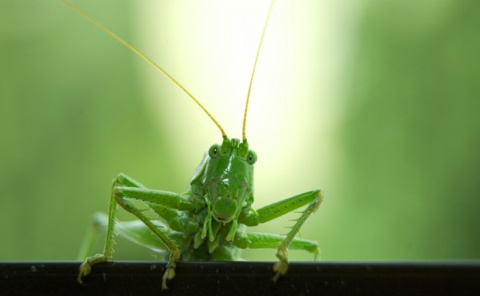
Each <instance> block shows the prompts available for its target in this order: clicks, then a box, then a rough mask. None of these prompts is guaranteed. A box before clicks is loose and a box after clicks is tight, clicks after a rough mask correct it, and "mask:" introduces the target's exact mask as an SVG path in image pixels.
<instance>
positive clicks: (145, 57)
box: [60, 0, 227, 138]
mask: <svg viewBox="0 0 480 296" xmlns="http://www.w3.org/2000/svg"><path fill="white" fill-rule="evenodd" d="M60 1H61V2H62V3H63V4H65V5H66V6H67V7H68V8H70V9H71V10H73V11H75V12H76V13H78V14H79V15H80V16H82V17H83V18H85V19H86V20H87V21H89V22H90V23H92V24H94V25H95V26H97V27H99V28H100V29H101V30H102V31H104V32H105V33H107V34H109V35H110V36H112V37H113V38H114V39H115V40H117V41H118V42H120V43H121V44H123V45H124V46H125V47H127V48H128V49H130V50H131V51H133V52H134V53H135V54H136V55H138V56H139V57H141V58H142V59H143V60H145V61H146V62H147V63H149V64H150V65H152V66H153V67H154V68H155V69H157V70H158V71H160V72H161V73H162V74H163V75H164V76H165V77H167V78H168V79H170V81H172V82H173V83H174V84H175V85H176V86H178V87H179V88H180V89H181V90H182V91H183V92H184V93H185V94H187V96H189V97H190V99H192V100H193V102H195V104H197V105H198V107H200V109H202V110H203V112H205V114H207V116H208V117H209V118H210V119H211V120H212V121H213V123H215V125H216V126H217V127H218V129H219V130H220V132H221V133H222V137H223V138H225V137H227V134H226V133H225V131H224V130H223V128H222V126H221V125H220V124H219V123H218V121H217V120H216V119H215V118H214V117H213V116H212V114H210V112H208V110H207V109H206V108H205V107H203V105H202V104H201V103H200V101H198V100H197V99H196V98H195V97H194V96H193V95H192V94H191V93H190V92H189V91H188V90H187V89H186V88H185V87H183V86H182V85H181V84H180V83H179V82H178V81H177V80H175V79H174V78H173V77H172V76H171V75H170V74H168V72H167V71H165V70H163V68H162V67H160V66H159V65H157V64H156V63H155V62H154V61H152V60H151V59H150V58H148V57H147V56H146V55H145V54H143V53H142V52H140V51H139V50H138V49H136V48H135V47H133V45H131V44H130V43H128V42H127V41H125V40H123V39H122V38H120V37H119V36H118V35H117V34H115V33H113V32H112V31H110V30H109V29H108V28H107V27H105V26H104V25H102V24H101V23H99V22H98V21H97V20H95V19H94V18H92V17H91V16H89V15H88V14H86V13H85V12H83V11H82V10H80V8H78V7H76V6H75V5H73V4H71V3H69V2H68V1H66V0H60Z"/></svg>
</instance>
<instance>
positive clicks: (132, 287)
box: [0, 262, 480, 296]
mask: <svg viewBox="0 0 480 296" xmlns="http://www.w3.org/2000/svg"><path fill="white" fill-rule="evenodd" d="M79 265H80V263H79V262H0V295H142V296H146V295H388V296H389V295H480V262H474V263H463V262H461V263H290V265H289V271H288V274H287V276H286V277H283V278H281V279H280V280H279V282H278V283H276V284H275V283H273V282H272V280H271V278H272V276H273V270H272V266H273V263H272V262H261V263H260V262H200V263H199V262H194V263H192V262H180V263H178V266H177V270H176V277H175V279H173V280H172V281H169V283H168V284H169V290H167V291H162V290H161V279H162V275H163V272H164V270H165V263H164V262H113V263H102V264H99V265H96V266H95V267H94V270H93V273H92V275H91V276H90V277H89V278H88V280H86V283H85V284H84V285H83V286H81V285H79V284H78V283H77V282H76V276H77V272H78V267H79Z"/></svg>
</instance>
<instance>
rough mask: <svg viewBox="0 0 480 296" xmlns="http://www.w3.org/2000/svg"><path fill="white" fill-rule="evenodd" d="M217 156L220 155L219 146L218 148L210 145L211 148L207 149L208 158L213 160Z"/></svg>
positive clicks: (215, 145)
mask: <svg viewBox="0 0 480 296" xmlns="http://www.w3.org/2000/svg"><path fill="white" fill-rule="evenodd" d="M219 154H220V146H218V145H217V144H214V145H212V147H210V149H208V155H209V156H210V158H215V157H217V156H218V155H219Z"/></svg>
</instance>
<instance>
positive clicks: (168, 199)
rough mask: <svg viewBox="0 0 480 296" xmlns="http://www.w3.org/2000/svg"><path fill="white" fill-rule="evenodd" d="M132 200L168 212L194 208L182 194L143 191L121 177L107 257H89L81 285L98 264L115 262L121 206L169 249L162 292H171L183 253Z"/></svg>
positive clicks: (113, 204)
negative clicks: (117, 227) (155, 206)
mask: <svg viewBox="0 0 480 296" xmlns="http://www.w3.org/2000/svg"><path fill="white" fill-rule="evenodd" d="M128 200H138V201H142V202H144V203H145V204H147V205H152V206H154V205H159V206H164V207H167V208H172V209H178V210H191V209H192V208H193V204H191V203H189V202H188V201H187V200H185V199H183V198H182V197H181V196H180V195H179V194H176V193H172V192H166V191H160V190H152V189H147V188H145V187H143V185H141V184H140V183H138V182H136V181H134V180H133V179H131V178H129V177H127V176H124V175H120V176H119V177H117V179H116V180H115V182H114V184H113V188H112V196H111V199H110V210H109V214H108V227H107V238H106V241H105V248H104V253H103V254H99V255H95V256H92V257H89V258H87V259H86V260H85V262H84V263H83V264H82V265H81V267H80V274H79V277H78V280H79V282H82V281H83V277H85V276H87V275H88V274H89V273H90V272H91V267H92V266H93V265H94V264H97V263H100V262H105V261H107V260H109V259H111V258H112V255H113V236H114V225H115V216H116V207H117V204H119V205H121V206H122V207H123V208H124V209H125V210H126V211H128V212H130V213H132V214H133V215H135V216H136V217H137V218H138V219H140V220H141V221H142V222H143V223H144V224H145V225H146V226H147V227H148V228H149V229H150V230H151V231H152V232H153V233H154V234H155V235H156V236H157V237H158V238H159V239H160V240H161V241H162V242H163V244H165V246H166V247H167V249H168V251H169V252H170V259H169V261H168V264H167V270H166V272H165V274H164V276H163V281H162V288H163V289H167V285H166V282H167V280H170V279H172V278H173V277H174V276H175V271H174V269H175V266H176V261H177V260H178V259H179V257H180V249H179V247H178V246H177V245H176V244H175V242H174V240H172V239H171V238H170V237H168V235H167V234H165V233H164V232H162V230H160V229H159V228H158V227H157V226H156V225H155V223H153V222H152V221H151V220H150V218H148V217H147V216H145V215H144V214H143V213H142V211H141V210H139V209H137V208H136V207H134V206H133V205H132V204H131V203H130V202H129V201H128Z"/></svg>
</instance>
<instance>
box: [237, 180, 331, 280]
mask: <svg viewBox="0 0 480 296" xmlns="http://www.w3.org/2000/svg"><path fill="white" fill-rule="evenodd" d="M322 201H323V195H322V192H321V191H320V190H319V189H316V190H312V191H307V192H304V193H300V194H298V195H294V196H292V197H289V198H286V199H283V200H280V201H278V202H275V203H273V204H271V205H268V206H265V207H263V208H261V209H259V210H257V211H256V212H255V211H253V210H252V211H250V212H248V214H247V215H245V216H244V217H243V219H242V221H241V223H244V224H246V225H247V226H255V225H258V224H260V223H265V222H267V221H270V220H273V219H275V218H278V217H280V216H283V215H285V214H287V213H289V212H292V211H294V210H296V209H298V208H300V207H302V206H305V205H307V204H308V206H307V207H306V208H305V210H303V211H302V214H301V215H300V217H299V218H298V219H297V220H296V222H295V224H294V225H293V227H292V228H291V229H290V231H289V232H288V234H287V235H286V236H285V237H284V238H283V240H282V241H281V242H280V243H279V244H277V245H276V247H277V254H276V256H277V257H278V259H279V262H277V263H276V264H275V265H274V267H273V269H274V271H275V276H274V277H273V280H274V281H275V282H276V281H277V280H278V279H279V278H280V276H283V275H285V274H286V273H287V270H288V256H287V249H288V247H289V246H290V244H291V243H292V240H294V238H295V235H296V234H297V233H298V232H299V231H300V228H301V227H302V225H303V224H304V223H305V221H306V220H307V218H308V217H309V216H310V215H311V214H312V213H313V212H315V210H316V209H317V208H318V207H319V206H320V204H321V203H322Z"/></svg>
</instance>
